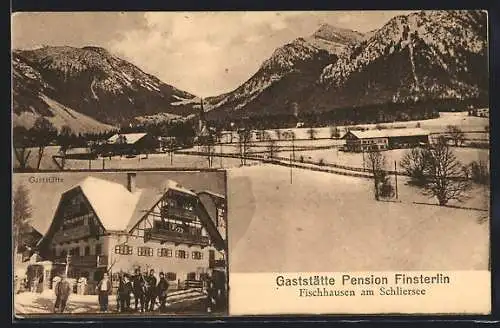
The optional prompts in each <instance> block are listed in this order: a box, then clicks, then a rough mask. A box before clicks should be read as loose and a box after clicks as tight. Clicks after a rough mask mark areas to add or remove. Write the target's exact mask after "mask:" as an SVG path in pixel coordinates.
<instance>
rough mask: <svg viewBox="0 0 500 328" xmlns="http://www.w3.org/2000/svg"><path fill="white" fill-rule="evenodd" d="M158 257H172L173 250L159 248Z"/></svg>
mask: <svg viewBox="0 0 500 328" xmlns="http://www.w3.org/2000/svg"><path fill="white" fill-rule="evenodd" d="M158 256H161V257H172V250H171V249H170V248H158Z"/></svg>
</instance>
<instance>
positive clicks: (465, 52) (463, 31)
mask: <svg viewBox="0 0 500 328" xmlns="http://www.w3.org/2000/svg"><path fill="white" fill-rule="evenodd" d="M487 44H488V42H487V16H486V12H483V11H423V12H418V13H413V14H410V15H406V16H397V17H395V18H393V19H391V20H390V21H388V22H387V23H386V24H385V25H384V26H382V27H381V28H380V29H377V30H374V31H370V32H368V33H366V34H365V35H362V34H360V33H357V32H354V31H349V30H344V29H339V28H335V27H331V26H327V25H324V26H321V27H320V29H319V30H318V31H317V32H316V33H314V34H313V35H312V36H310V37H308V38H305V39H297V40H295V41H294V42H292V43H290V44H288V45H285V46H284V47H282V48H279V49H277V50H276V52H275V53H274V54H273V55H272V56H271V58H270V59H268V60H267V61H266V62H264V64H263V65H262V67H261V68H260V69H259V71H258V72H257V73H256V74H255V75H254V76H252V78H250V79H249V80H248V81H247V82H245V83H244V84H243V85H242V86H240V87H239V88H237V89H236V90H234V91H233V92H230V93H228V94H226V95H221V96H218V97H216V98H212V99H210V101H211V104H212V105H213V106H214V109H213V110H212V111H211V112H210V114H211V117H212V118H216V119H217V118H218V117H223V115H226V116H227V115H231V117H236V118H237V117H241V116H253V115H260V114H273V115H274V114H281V113H290V108H292V107H293V108H299V111H300V112H331V111H333V110H336V109H339V108H342V109H343V110H346V109H349V108H363V107H370V106H371V107H373V106H378V105H381V104H384V105H388V106H389V105H391V106H392V105H394V104H396V105H397V104H410V103H415V102H419V103H425V102H429V103H430V104H435V103H436V102H446V101H451V102H459V101H462V100H467V101H469V100H471V99H473V101H483V102H484V101H485V100H486V101H487V94H488V62H487V61H488V58H487V51H488V48H487ZM213 99H217V102H214V101H213ZM478 99H479V100H478ZM382 107H383V106H382ZM396 107H397V106H396ZM427 107H428V106H427ZM221 113H223V115H222V114H221ZM217 114H218V115H217ZM356 115H357V114H356Z"/></svg>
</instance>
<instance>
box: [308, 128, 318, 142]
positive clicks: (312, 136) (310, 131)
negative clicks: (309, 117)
mask: <svg viewBox="0 0 500 328" xmlns="http://www.w3.org/2000/svg"><path fill="white" fill-rule="evenodd" d="M317 133H318V131H317V130H316V129H315V128H313V127H310V128H309V129H307V134H308V135H309V139H311V140H314V139H316V134H317Z"/></svg>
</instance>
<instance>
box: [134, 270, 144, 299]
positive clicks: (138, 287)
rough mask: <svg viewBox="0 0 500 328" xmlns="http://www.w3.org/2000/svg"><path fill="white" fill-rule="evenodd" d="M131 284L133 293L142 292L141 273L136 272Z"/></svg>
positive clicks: (142, 279) (142, 280)
mask: <svg viewBox="0 0 500 328" xmlns="http://www.w3.org/2000/svg"><path fill="white" fill-rule="evenodd" d="M132 286H133V289H134V293H135V294H139V293H142V292H144V277H143V276H142V274H136V275H135V276H134V278H133V279H132Z"/></svg>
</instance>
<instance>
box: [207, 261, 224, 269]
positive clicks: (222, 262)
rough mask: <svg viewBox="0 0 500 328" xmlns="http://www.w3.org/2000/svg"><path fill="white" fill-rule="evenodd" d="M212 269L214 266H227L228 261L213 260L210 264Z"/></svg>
mask: <svg viewBox="0 0 500 328" xmlns="http://www.w3.org/2000/svg"><path fill="white" fill-rule="evenodd" d="M208 265H209V268H210V269H214V268H225V267H226V261H225V260H212V261H210V263H209V264H208Z"/></svg>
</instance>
